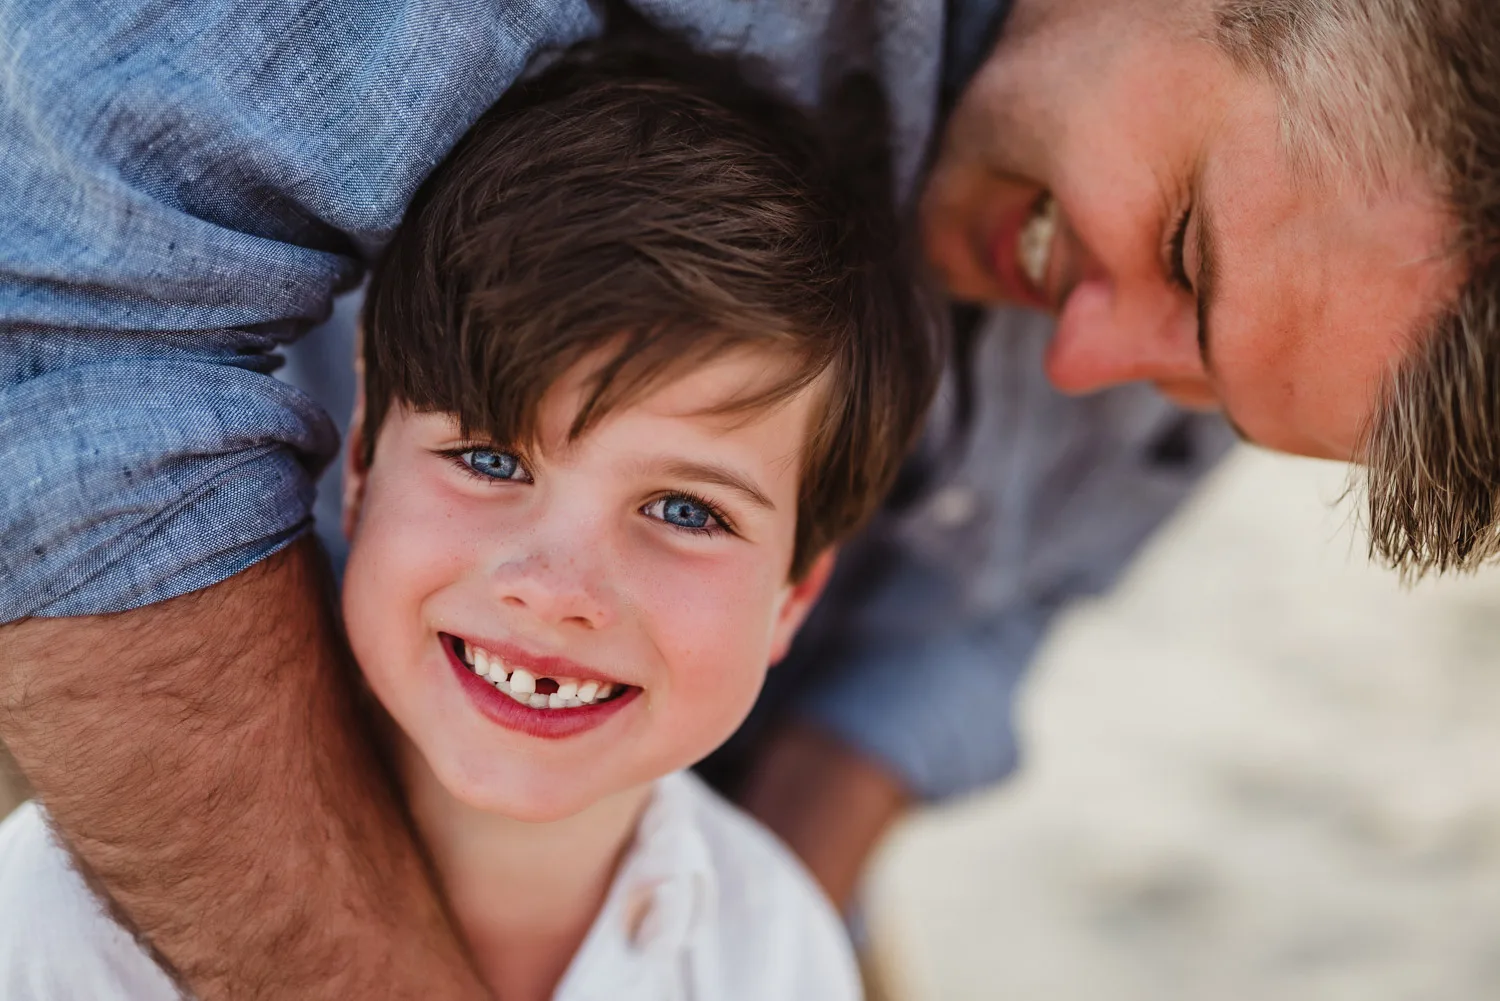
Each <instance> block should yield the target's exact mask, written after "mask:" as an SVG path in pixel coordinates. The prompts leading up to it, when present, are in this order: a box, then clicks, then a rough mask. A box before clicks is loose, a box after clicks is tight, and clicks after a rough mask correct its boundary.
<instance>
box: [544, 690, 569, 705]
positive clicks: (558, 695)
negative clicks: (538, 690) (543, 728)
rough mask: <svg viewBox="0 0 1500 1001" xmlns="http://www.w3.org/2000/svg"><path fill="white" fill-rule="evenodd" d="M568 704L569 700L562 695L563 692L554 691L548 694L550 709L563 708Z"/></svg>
mask: <svg viewBox="0 0 1500 1001" xmlns="http://www.w3.org/2000/svg"><path fill="white" fill-rule="evenodd" d="M567 704H568V700H567V699H565V698H563V697H562V692H553V693H552V694H551V695H549V696H547V708H548V709H561V708H563V707H564V706H566V705H567Z"/></svg>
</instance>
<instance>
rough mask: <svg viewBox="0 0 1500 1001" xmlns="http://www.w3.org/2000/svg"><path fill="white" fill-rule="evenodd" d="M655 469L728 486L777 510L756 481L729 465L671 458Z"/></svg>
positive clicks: (768, 508)
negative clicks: (753, 481)
mask: <svg viewBox="0 0 1500 1001" xmlns="http://www.w3.org/2000/svg"><path fill="white" fill-rule="evenodd" d="M653 469H654V470H655V471H657V472H660V473H662V474H664V475H666V476H669V477H672V478H674V479H684V480H697V481H698V482H700V483H713V484H717V485H718V486H721V487H728V488H729V489H730V490H734V491H736V492H738V493H741V494H744V496H745V499H746V500H749V501H750V502H751V503H753V504H755V505H756V506H758V507H763V508H765V509H766V510H768V511H774V510H776V505H775V504H773V503H771V498H769V497H767V496H766V495H765V494H764V493H762V492H761V490H760V488H759V487H757V486H756V485H755V484H754V483H751V482H750V481H749V480H747V479H746V478H745V477H743V476H741V475H740V474H739V473H737V472H735V471H734V470H733V469H730V468H729V467H728V466H721V465H719V464H718V463H714V462H694V461H692V460H690V459H669V460H667V461H665V462H662V463H659V464H656V465H654V466H653Z"/></svg>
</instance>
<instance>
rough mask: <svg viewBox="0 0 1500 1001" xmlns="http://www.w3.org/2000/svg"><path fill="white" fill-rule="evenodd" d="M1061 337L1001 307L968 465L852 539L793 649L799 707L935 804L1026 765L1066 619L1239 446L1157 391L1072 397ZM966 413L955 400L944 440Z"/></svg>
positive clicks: (947, 411) (981, 357) (969, 439)
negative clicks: (954, 416) (1026, 730)
mask: <svg viewBox="0 0 1500 1001" xmlns="http://www.w3.org/2000/svg"><path fill="white" fill-rule="evenodd" d="M1050 336H1051V329H1050V324H1049V322H1048V321H1046V320H1045V319H1043V318H1042V317H1040V316H1037V315H1034V314H1028V313H1021V312H1009V311H1003V312H996V313H994V314H992V315H991V316H990V317H989V318H988V320H987V321H986V324H985V326H984V328H983V333H982V340H981V341H980V345H979V349H978V351H977V352H976V355H975V363H974V370H973V378H974V388H975V390H976V397H975V399H976V407H975V411H974V414H973V420H972V424H971V425H970V427H969V430H968V433H967V436H966V437H965V438H964V439H963V440H964V441H965V442H966V445H965V447H964V448H963V449H962V451H961V452H960V453H959V458H958V461H956V462H955V463H953V464H951V465H950V466H948V467H947V470H948V471H947V473H946V474H945V475H944V476H943V477H941V478H940V481H939V482H938V483H937V484H936V485H935V486H933V488H932V489H930V490H929V491H927V492H926V493H925V494H924V495H922V496H921V498H920V499H919V500H918V501H916V502H914V503H909V504H907V505H905V506H903V507H901V508H899V509H892V510H887V511H885V512H883V513H882V514H881V516H880V517H879V518H878V519H877V520H876V521H875V523H874V524H873V525H872V526H871V527H870V529H869V531H867V532H866V533H865V534H864V536H863V537H861V538H860V539H859V540H856V541H855V542H854V543H853V544H851V545H850V546H849V547H847V549H846V550H845V553H844V554H843V555H842V556H841V558H840V566H839V569H838V571H837V572H836V574H835V577H834V580H833V582H832V584H831V586H830V589H829V593H828V595H827V596H826V599H827V600H825V601H824V602H823V603H822V604H821V605H820V606H819V608H818V609H817V610H816V611H815V613H814V615H813V617H812V619H811V621H810V622H809V624H808V627H809V628H808V630H807V634H806V637H805V639H804V638H801V637H799V642H798V645H797V647H796V649H794V651H793V658H799V660H798V661H797V662H796V663H795V666H794V669H799V668H800V669H801V670H802V671H804V672H805V673H806V675H807V677H808V678H810V679H811V680H810V681H809V683H807V684H806V685H805V687H803V688H802V689H801V690H800V692H799V693H798V694H797V695H796V696H795V698H794V705H793V711H794V712H795V713H797V714H799V715H801V716H802V717H803V718H805V719H807V720H808V721H810V722H812V723H813V724H815V725H816V726H818V727H821V728H822V729H824V730H826V731H828V732H831V733H832V734H833V735H835V736H837V737H838V738H839V739H841V740H842V741H844V742H845V743H847V744H849V745H850V746H852V747H854V748H856V749H858V750H860V751H862V752H864V753H866V754H868V755H870V756H871V757H873V758H875V759H876V760H879V761H881V762H883V763H884V764H885V765H886V766H887V767H888V768H889V769H890V770H891V771H892V772H893V773H894V774H895V775H896V776H898V777H899V778H900V779H901V780H902V781H903V782H904V783H905V784H906V786H907V788H908V789H909V790H910V791H911V792H912V793H913V794H914V795H916V796H919V797H921V798H924V799H944V798H948V797H952V796H956V795H960V794H963V793H966V792H970V791H972V790H975V789H979V788H982V787H984V786H986V785H989V784H992V783H994V782H996V781H998V780H1000V779H1002V778H1004V777H1005V775H1006V774H1007V773H1008V772H1010V771H1011V770H1012V769H1013V768H1014V767H1015V766H1016V763H1017V761H1018V759H1019V757H1020V744H1019V741H1018V740H1017V737H1016V728H1015V702H1016V696H1017V694H1018V692H1019V691H1020V690H1021V688H1022V685H1023V684H1024V680H1025V676H1026V672H1027V669H1028V668H1029V666H1030V665H1031V662H1032V660H1033V658H1034V657H1035V655H1036V652H1037V649H1038V647H1039V646H1040V645H1041V643H1042V641H1043V640H1044V638H1045V636H1046V634H1047V630H1048V628H1049V627H1050V626H1051V624H1052V622H1053V620H1054V619H1055V617H1056V615H1057V613H1058V612H1059V611H1060V610H1061V609H1063V608H1065V607H1066V606H1067V604H1068V603H1069V602H1070V601H1073V600H1075V599H1078V598H1080V597H1084V596H1088V595H1092V594H1097V593H1099V592H1100V591H1102V590H1104V589H1106V588H1108V587H1109V586H1110V585H1111V584H1112V583H1113V582H1114V580H1115V579H1116V577H1117V576H1118V575H1119V573H1120V570H1121V569H1122V568H1123V567H1124V566H1126V565H1127V564H1128V563H1129V562H1130V560H1131V559H1132V558H1133V556H1134V555H1135V553H1136V551H1137V550H1138V549H1139V548H1140V546H1141V544H1142V543H1143V542H1144V541H1145V540H1146V539H1147V538H1148V537H1149V536H1150V534H1151V533H1152V532H1153V531H1154V530H1155V529H1156V528H1157V526H1159V525H1160V524H1161V522H1162V521H1164V520H1165V519H1166V518H1167V517H1168V516H1169V515H1170V514H1171V513H1172V512H1173V511H1174V510H1176V508H1177V507H1178V505H1179V504H1180V503H1181V502H1182V501H1183V500H1184V499H1185V498H1186V497H1187V496H1188V495H1189V494H1190V493H1191V492H1192V490H1193V489H1194V487H1195V486H1196V485H1197V483H1198V482H1199V480H1200V479H1201V478H1202V476H1203V474H1204V473H1205V472H1207V471H1208V470H1209V469H1211V468H1212V467H1213V466H1214V464H1215V463H1216V462H1217V461H1218V459H1219V458H1220V457H1221V456H1222V455H1223V454H1224V452H1225V451H1226V450H1227V448H1228V447H1229V445H1230V444H1231V443H1232V441H1233V435H1232V434H1231V433H1230V431H1229V429H1228V428H1227V426H1226V425H1225V424H1224V422H1223V421H1222V420H1220V419H1219V418H1217V417H1214V416H1210V415H1201V414H1189V413H1184V412H1183V411H1180V410H1178V409H1176V408H1175V407H1173V406H1171V405H1170V404H1168V403H1167V402H1166V401H1164V400H1162V399H1161V398H1160V397H1159V396H1157V395H1156V394H1155V393H1154V392H1153V391H1151V390H1150V389H1147V388H1145V387H1140V386H1126V387H1122V388H1120V389H1116V390H1110V391H1108V392H1105V393H1100V394H1097V395H1095V396H1092V397H1088V398H1086V399H1070V398H1067V397H1064V396H1062V395H1060V394H1058V393H1056V392H1055V391H1053V390H1052V389H1051V388H1050V387H1049V386H1048V385H1047V383H1046V380H1045V378H1044V377H1043V374H1042V358H1043V354H1044V352H1045V350H1046V344H1047V341H1048V339H1049V338H1050ZM945 396H946V402H947V403H950V404H951V401H952V384H951V383H950V385H949V386H948V387H947V388H946V390H945ZM951 411H952V407H951V406H947V405H945V399H944V396H940V400H939V406H938V407H937V409H936V411H935V421H936V425H937V426H936V427H935V428H934V431H933V434H932V435H931V436H930V438H931V439H932V440H933V441H946V440H950V438H949V436H950V432H951V428H949V427H947V426H945V425H944V421H945V419H947V418H948V417H950V416H951Z"/></svg>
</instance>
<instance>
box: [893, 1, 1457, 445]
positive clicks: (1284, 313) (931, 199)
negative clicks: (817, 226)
mask: <svg viewBox="0 0 1500 1001" xmlns="http://www.w3.org/2000/svg"><path fill="white" fill-rule="evenodd" d="M1211 35H1212V11H1211V8H1210V5H1209V3H1208V2H1207V0H1155V2H1147V0H1103V2H1100V0H1087V2H1083V0H1019V2H1018V3H1017V6H1016V10H1015V11H1014V13H1013V15H1012V17H1011V22H1010V25H1009V26H1008V28H1007V31H1006V34H1005V35H1004V36H1003V37H1002V38H1001V40H1000V43H999V46H998V48H997V49H996V51H995V52H994V53H993V54H992V55H991V57H990V58H989V60H988V62H987V63H986V64H985V65H984V67H983V68H982V69H981V70H980V72H979V73H978V75H977V76H976V77H975V79H974V81H973V82H972V84H971V85H970V87H969V89H968V91H967V92H966V93H965V94H964V96H963V98H962V100H961V101H960V103H959V106H958V108H957V109H956V111H955V113H954V116H953V118H952V121H951V123H950V126H949V129H948V133H947V136H946V137H945V141H944V146H943V150H942V153H941V155H940V157H939V160H938V162H937V165H936V167H935V169H934V172H933V175H932V179H931V181H930V183H929V186H928V189H927V192H926V194H925V196H924V201H923V225H924V236H925V241H926V245H927V248H928V253H929V255H930V256H931V258H932V260H933V261H934V262H935V264H936V266H937V267H938V270H939V272H940V274H941V275H942V276H943V278H944V279H945V281H946V282H947V284H948V285H949V287H950V289H951V290H952V291H953V292H954V294H956V295H958V296H960V297H961V298H967V299H973V300H978V301H984V302H1000V301H1004V302H1011V303H1019V304H1023V305H1030V306H1034V307H1037V308H1042V309H1047V310H1050V311H1052V312H1054V313H1055V314H1056V316H1057V332H1056V335H1055V337H1054V340H1053V342H1052V345H1051V347H1050V349H1049V352H1048V357H1047V371H1048V376H1049V377H1050V378H1051V380H1052V381H1053V382H1054V383H1055V384H1056V385H1057V386H1058V387H1059V388H1060V389H1062V390H1064V391H1068V392H1079V393H1082V392H1089V391H1092V390H1096V389H1100V388H1102V387H1105V386H1110V385H1114V384H1116V383H1122V382H1132V381H1137V380H1147V381H1151V382H1154V383H1155V384H1156V385H1157V387H1158V388H1159V389H1160V390H1161V391H1162V392H1163V393H1165V394H1166V395H1167V396H1169V397H1171V398H1172V399H1174V400H1177V401H1178V402H1180V403H1183V404H1186V405H1189V406H1197V407H1222V408H1223V409H1224V410H1225V412H1226V413H1227V415H1228V417H1229V418H1230V419H1231V420H1232V421H1234V423H1235V424H1236V426H1237V427H1239V428H1240V429H1241V431H1242V432H1243V433H1244V434H1246V435H1247V436H1248V437H1250V438H1252V439H1253V440H1255V441H1258V442H1260V443H1262V444H1265V445H1267V446H1270V447H1274V448H1279V449H1283V450H1286V451H1291V452H1299V453H1303V454H1308V455H1316V456H1323V457H1328V458H1340V459H1347V458H1350V457H1351V453H1352V451H1353V449H1354V447H1355V445H1356V441H1357V438H1358V435H1359V432H1360V430H1361V428H1362V426H1363V424H1364V423H1365V421H1366V419H1367V417H1368V416H1369V415H1370V412H1371V409H1372V406H1373V404H1374V400H1375V394H1376V390H1377V388H1378V385H1379V382H1380V380H1381V379H1382V377H1383V376H1384V375H1385V374H1386V373H1387V372H1388V371H1389V370H1390V369H1391V367H1392V366H1393V365H1394V364H1395V363H1397V362H1398V361H1399V360H1400V359H1401V357H1402V356H1403V354H1404V352H1406V351H1407V350H1408V348H1409V347H1410V345H1411V343H1412V338H1413V336H1414V335H1415V334H1416V333H1417V332H1418V331H1419V330H1420V329H1421V327H1422V325H1423V323H1424V321H1425V320H1426V319H1427V317H1429V316H1430V315H1431V314H1432V312H1433V311H1434V309H1435V308H1436V307H1437V305H1438V304H1439V303H1440V302H1441V301H1442V298H1443V297H1444V296H1445V295H1446V294H1449V293H1450V292H1451V291H1452V290H1453V289H1454V288H1456V283H1457V280H1458V277H1459V276H1458V274H1457V273H1456V269H1455V266H1454V264H1453V263H1452V262H1451V261H1450V260H1449V259H1448V258H1447V257H1445V256H1444V248H1445V240H1446V239H1447V238H1448V236H1449V233H1450V229H1449V226H1448V224H1447V221H1446V219H1445V217H1444V215H1443V212H1442V210H1441V207H1440V204H1439V202H1438V201H1437V199H1436V198H1435V196H1434V192H1433V191H1432V189H1431V188H1430V186H1428V185H1426V184H1425V183H1423V182H1421V181H1419V180H1417V179H1416V177H1415V176H1413V177H1412V178H1410V179H1407V180H1402V179H1400V178H1397V179H1396V181H1395V183H1393V184H1391V185H1388V186H1385V187H1384V188H1383V189H1382V190H1381V191H1380V192H1379V193H1375V194H1371V193H1370V192H1369V190H1368V189H1367V187H1366V186H1364V185H1361V184H1358V183H1355V182H1353V181H1352V180H1351V179H1349V178H1348V177H1344V178H1343V179H1342V180H1340V179H1339V178H1340V175H1339V172H1338V170H1337V169H1336V168H1335V167H1334V165H1333V164H1332V163H1328V164H1321V165H1320V166H1322V167H1325V168H1327V169H1325V170H1322V171H1309V170H1307V169H1306V168H1303V167H1299V168H1298V169H1297V170H1295V171H1294V169H1293V165H1292V163H1291V159H1290V157H1289V155H1288V152H1287V149H1286V146H1285V145H1284V143H1283V136H1282V119H1281V109H1280V107H1279V104H1278V95H1277V93H1276V91H1275V89H1274V88H1273V87H1272V85H1271V84H1270V83H1269V82H1268V81H1266V80H1264V79H1262V78H1261V77H1259V76H1258V75H1255V74H1253V73H1250V72H1247V71H1245V70H1242V69H1240V68H1238V67H1236V66H1235V65H1234V64H1233V63H1232V62H1231V61H1230V60H1229V58H1228V57H1227V56H1226V55H1225V54H1224V53H1222V52H1221V51H1220V50H1219V49H1217V48H1216V47H1215V46H1214V45H1213V44H1212V43H1211V42H1210V41H1209V39H1210V38H1211ZM1049 196H1050V199H1052V200H1055V201H1052V203H1051V205H1050V209H1051V210H1052V211H1054V212H1055V215H1054V219H1055V227H1052V228H1049V226H1048V225H1047V222H1046V220H1045V216H1046V215H1047V214H1048V211H1049V205H1048V202H1049ZM1028 244H1029V246H1027V245H1028ZM1028 272H1029V273H1030V274H1028ZM1031 276H1035V277H1034V278H1033V277H1031Z"/></svg>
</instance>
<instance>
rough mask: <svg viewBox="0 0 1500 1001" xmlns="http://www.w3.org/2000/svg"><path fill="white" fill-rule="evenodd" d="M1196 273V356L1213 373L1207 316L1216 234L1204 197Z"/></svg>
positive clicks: (1216, 267) (1211, 304) (1210, 304)
mask: <svg viewBox="0 0 1500 1001" xmlns="http://www.w3.org/2000/svg"><path fill="white" fill-rule="evenodd" d="M1197 236H1198V275H1197V277H1196V279H1195V285H1196V287H1197V290H1198V355H1199V357H1200V358H1202V359H1203V370H1204V371H1205V372H1207V373H1208V374H1209V375H1210V376H1213V374H1214V362H1213V351H1212V347H1213V339H1212V337H1211V336H1210V334H1209V330H1208V318H1209V317H1210V316H1212V315H1213V312H1214V292H1215V291H1216V290H1217V287H1218V282H1217V280H1216V279H1217V278H1218V276H1219V258H1218V249H1219V237H1218V234H1217V233H1216V232H1214V221H1213V216H1212V214H1210V212H1209V211H1208V203H1207V200H1206V199H1204V198H1201V197H1200V198H1199V199H1198V234H1197Z"/></svg>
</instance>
